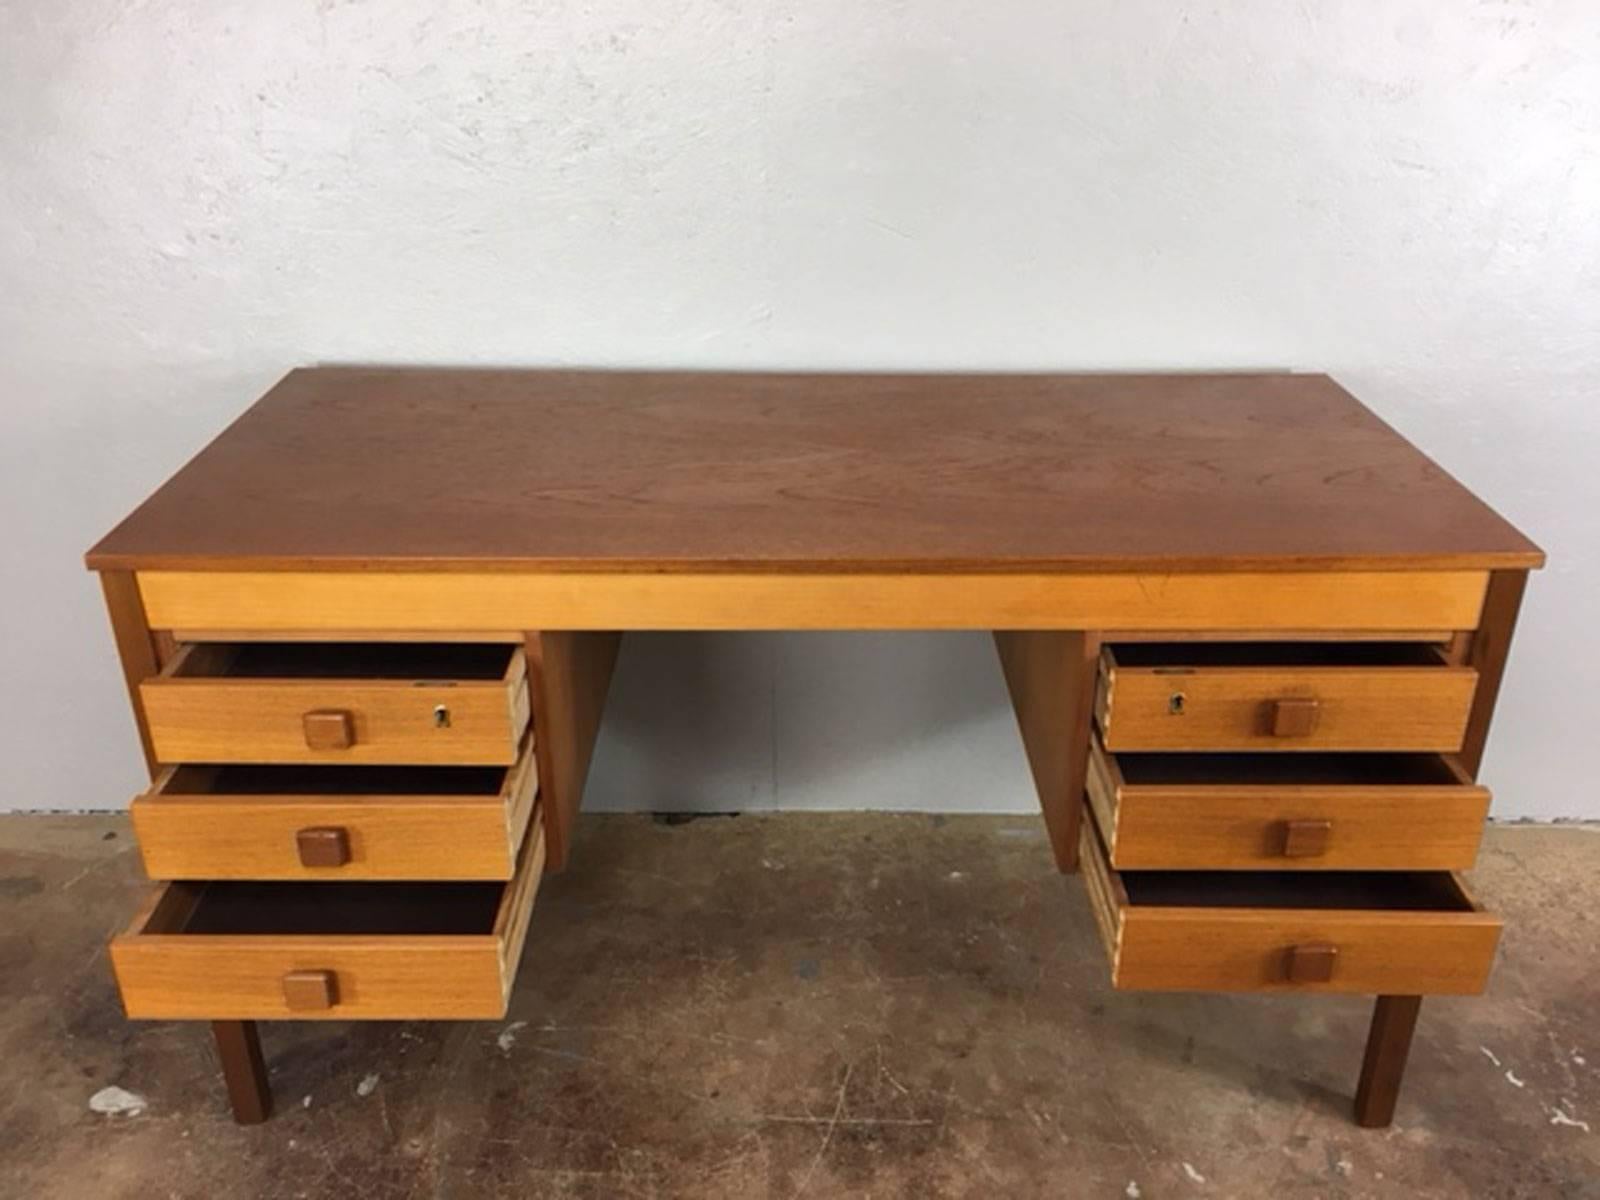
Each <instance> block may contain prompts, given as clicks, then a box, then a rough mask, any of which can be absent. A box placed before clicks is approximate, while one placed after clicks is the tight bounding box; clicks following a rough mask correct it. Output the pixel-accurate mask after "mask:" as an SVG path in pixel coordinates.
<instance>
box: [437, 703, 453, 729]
mask: <svg viewBox="0 0 1600 1200" xmlns="http://www.w3.org/2000/svg"><path fill="white" fill-rule="evenodd" d="M433 727H434V728H435V729H449V728H450V710H449V709H448V708H446V707H445V706H444V705H443V704H440V705H436V706H435V707H434V710H433Z"/></svg>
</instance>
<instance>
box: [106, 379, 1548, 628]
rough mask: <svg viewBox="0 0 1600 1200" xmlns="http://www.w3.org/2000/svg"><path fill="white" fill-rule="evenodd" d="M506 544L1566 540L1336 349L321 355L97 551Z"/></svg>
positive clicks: (462, 556) (1079, 551) (1142, 547)
mask: <svg viewBox="0 0 1600 1200" xmlns="http://www.w3.org/2000/svg"><path fill="white" fill-rule="evenodd" d="M420 447H426V448H427V452H426V453H419V452H418V451H419V448H420ZM1090 518H1092V519H1090ZM489 561H492V562H494V563H497V564H500V565H502V566H505V567H508V568H514V569H533V570H541V571H543V570H558V569H559V570H565V569H579V570H582V569H593V568H597V567H604V568H607V569H616V568H642V569H647V570H701V569H724V568H738V569H751V570H784V571H789V570H802V571H803V570H824V571H840V570H843V571H853V570H862V569H864V570H888V571H905V570H913V571H914V570H921V569H936V570H941V571H942V570H960V569H964V568H965V569H971V568H974V567H976V568H979V569H985V570H987V569H993V568H995V567H996V566H1000V567H1003V568H1005V569H1013V570H1015V569H1043V570H1047V571H1057V570H1071V571H1082V570H1114V571H1132V570H1144V571H1155V572H1168V571H1185V570H1196V569H1198V570H1219V569H1227V570H1244V569H1266V570H1277V569H1285V568H1287V569H1295V570H1300V569H1337V570H1350V569H1368V568H1378V569H1397V568H1405V569H1417V568H1469V569H1485V568H1493V567H1528V566H1535V565H1538V562H1539V561H1540V554H1539V551H1538V549H1537V548H1536V547H1535V546H1533V545H1532V544H1531V543H1530V542H1529V541H1528V540H1527V539H1526V538H1524V537H1522V536H1521V535H1520V534H1519V533H1517V531H1516V530H1515V529H1513V528H1512V527H1511V526H1510V525H1508V524H1507V523H1506V522H1505V521H1504V520H1502V519H1501V518H1500V517H1499V516H1497V515H1496V514H1495V513H1494V512H1493V511H1492V510H1491V509H1490V508H1488V507H1487V506H1486V505H1484V504H1483V503H1482V502H1481V501H1479V500H1478V499H1476V498H1475V497H1474V496H1472V494H1471V493H1469V492H1468V491H1467V490H1466V489H1465V488H1463V487H1462V486H1461V485H1460V484H1458V483H1457V482H1456V481H1455V480H1453V479H1452V478H1450V476H1448V475H1447V474H1445V472H1444V471H1442V470H1441V469H1440V468H1439V467H1438V466H1437V465H1435V464H1434V463H1433V462H1431V461H1430V460H1429V459H1428V458H1427V457H1426V456H1425V455H1423V454H1422V453H1420V452H1419V451H1418V450H1417V449H1416V448H1415V447H1413V446H1412V445H1410V444H1409V443H1408V442H1406V441H1405V439H1403V438H1402V437H1400V436H1399V435H1398V434H1397V433H1396V432H1395V431H1394V430H1393V429H1391V428H1390V427H1389V426H1387V425H1385V424H1384V423H1383V422H1382V421H1381V420H1379V419H1378V418H1377V417H1376V416H1375V415H1373V414H1372V413H1371V412H1370V411H1368V410H1367V409H1366V408H1364V407H1363V406H1362V405H1361V404H1360V403H1358V402H1357V401H1356V400H1355V399H1354V398H1352V397H1351V396H1350V395H1349V394H1348V393H1347V392H1345V391H1344V390H1343V389H1342V388H1340V387H1339V385H1338V384H1336V383H1334V382H1333V381H1332V380H1330V379H1328V378H1327V377H1325V376H1319V375H1291V374H1266V373H1261V374H1231V375H1230V374H1218V373H1209V374H1187V375H1181V374H1167V375H994V374H989V375H888V374H880V375H860V374H857V375H823V374H708V373H699V372H596V371H482V370H437V369H423V368H416V369H395V368H318V369H313V370H301V371H295V372H293V373H292V374H290V375H289V376H288V377H286V378H285V379H284V380H283V381H282V382H281V383H279V384H278V385H277V386H276V387H275V388H273V389H272V391H271V392H270V393H268V395H267V396H265V397H264V398H262V399H261V400H260V401H259V402H258V403H257V404H255V405H254V406H253V407H252V408H251V409H250V410H249V411H248V412H246V413H245V414H244V415H243V416H241V417H240V418H239V419H238V420H237V421H236V422H234V424H233V425H232V426H231V427H230V428H228V429H227V430H226V431H225V432H224V433H223V434H222V435H221V436H220V437H218V438H217V439H216V440H215V441H214V442H212V444H211V445H210V446H208V447H206V449H205V450H203V451H202V452H201V453H200V454H199V455H198V456H197V457H196V458H195V459H194V460H193V461H191V462H190V463H189V464H188V465H187V466H185V467H184V468H183V469H182V470H181V471H179V472H178V474H177V475H176V476H174V477H173V478H172V479H171V480H170V481H168V482H167V483H166V484H165V485H164V486H163V487H161V488H160V489H159V490H158V491H157V492H156V494H155V495H154V496H152V497H151V498H150V499H149V500H147V501H146V502H145V503H144V504H143V505H141V506H140V508H139V509H138V510H137V511H136V512H134V513H133V514H132V515H131V516H130V517H129V518H128V519H127V520H125V521H124V522H123V523H122V524H121V525H119V526H118V527H117V528H116V529H115V530H114V531H113V532H112V533H111V534H109V535H108V536H107V537H106V538H105V539H104V540H102V541H101V543H100V544H99V545H98V546H97V547H95V549H94V550H92V551H91V552H90V555H89V562H90V565H91V566H92V567H95V568H98V569H127V568H135V569H140V570H145V569H150V568H156V567H160V568H167V569H171V568H183V569H187V568H200V569H205V568H217V567H219V566H226V567H227V568H229V569H237V568H244V567H253V568H257V569H273V570H280V569H301V568H311V569H339V568H361V569H365V568H370V567H374V566H378V565H384V564H386V565H388V566H389V567H391V568H393V567H400V566H406V567H415V568H419V569H426V570H435V569H453V568H459V567H464V566H466V567H470V566H473V565H482V564H484V563H485V562H489ZM998 624H999V623H997V625H998ZM357 627H359V624H358V625H357ZM488 627H489V628H500V627H501V626H499V625H498V624H496V623H491V624H490V625H489V626H488ZM519 627H520V628H543V627H545V626H543V625H541V624H539V623H537V622H535V623H530V624H524V625H521V626H519ZM606 627H610V628H614V627H615V626H614V625H612V626H606ZM1009 627H1011V628H1038V626H1037V625H1030V624H1026V623H1024V624H1020V625H1011V626H1009Z"/></svg>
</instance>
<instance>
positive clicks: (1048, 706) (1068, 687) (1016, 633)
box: [994, 629, 1100, 872]
mask: <svg viewBox="0 0 1600 1200" xmlns="http://www.w3.org/2000/svg"><path fill="white" fill-rule="evenodd" d="M994 645H995V649H996V650H998V651H999V652H1000V668H1001V670H1002V671H1004V672H1005V677H1006V688H1007V689H1008V690H1009V691H1010V693H1011V707H1012V708H1013V709H1014V710H1015V711H1016V714H1017V726H1018V728H1019V729H1021V731H1022V748H1023V750H1024V751H1025V752H1026V753H1027V756H1028V766H1029V767H1030V768H1031V769H1032V770H1033V782H1034V787H1035V789H1036V790H1037V791H1038V793H1039V807H1040V809H1041V810H1043V812H1044V826H1045V830H1046V831H1047V832H1048V833H1049V834H1050V847H1051V849H1052V850H1054V851H1055V856H1056V867H1057V868H1058V869H1059V870H1061V871H1063V872H1072V871H1076V870H1077V869H1078V822H1079V820H1080V819H1081V818H1082V815H1083V803H1084V791H1083V788H1084V780H1085V779H1086V777H1087V776H1088V772H1089V721H1090V714H1091V713H1092V712H1093V709H1094V688H1095V681H1096V679H1097V678H1098V674H1099V669H1100V635H1099V634H1097V633H1083V632H1074V631H1071V630H1004V629H1001V630H996V631H995V635H994Z"/></svg>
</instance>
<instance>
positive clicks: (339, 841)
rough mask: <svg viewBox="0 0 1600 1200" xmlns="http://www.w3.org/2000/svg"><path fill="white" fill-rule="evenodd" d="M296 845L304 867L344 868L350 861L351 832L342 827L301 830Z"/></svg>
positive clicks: (297, 835) (295, 840)
mask: <svg viewBox="0 0 1600 1200" xmlns="http://www.w3.org/2000/svg"><path fill="white" fill-rule="evenodd" d="M294 844H295V849H296V850H298V851H299V852H300V865H301V866H302V867H342V866H344V865H345V863H347V862H349V861H350V831H349V830H348V829H345V828H343V827H342V826H338V825H327V826H318V827H316V828H313V829H301V830H299V831H297V832H296V833H295V835H294Z"/></svg>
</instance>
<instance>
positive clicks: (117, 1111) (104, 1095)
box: [89, 1087, 150, 1117]
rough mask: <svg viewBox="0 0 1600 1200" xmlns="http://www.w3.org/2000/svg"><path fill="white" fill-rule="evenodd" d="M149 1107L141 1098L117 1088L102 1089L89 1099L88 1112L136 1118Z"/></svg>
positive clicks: (134, 1093)
mask: <svg viewBox="0 0 1600 1200" xmlns="http://www.w3.org/2000/svg"><path fill="white" fill-rule="evenodd" d="M149 1107H150V1106H149V1104H148V1103H146V1101H145V1098H144V1097H143V1096H141V1095H139V1094H138V1093H137V1092H130V1091H126V1090H125V1089H123V1088H119V1087H103V1088H101V1089H100V1090H99V1091H98V1092H96V1093H95V1094H94V1095H92V1096H90V1097H89V1111H90V1112H97V1113H100V1114H102V1115H103V1116H107V1117H137V1116H139V1115H140V1114H141V1113H143V1112H144V1110H145V1109H147V1108H149Z"/></svg>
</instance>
